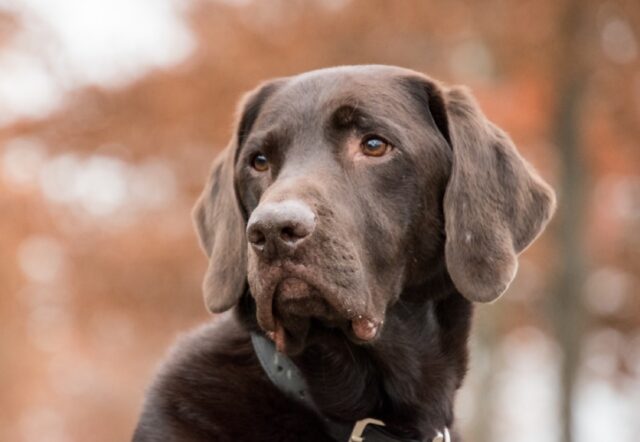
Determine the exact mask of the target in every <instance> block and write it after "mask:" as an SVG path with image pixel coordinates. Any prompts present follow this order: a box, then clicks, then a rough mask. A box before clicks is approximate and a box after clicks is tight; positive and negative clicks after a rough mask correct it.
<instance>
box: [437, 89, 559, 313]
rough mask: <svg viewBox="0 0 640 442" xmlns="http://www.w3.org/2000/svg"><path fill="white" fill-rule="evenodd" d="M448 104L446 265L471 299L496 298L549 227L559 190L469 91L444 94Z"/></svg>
mask: <svg viewBox="0 0 640 442" xmlns="http://www.w3.org/2000/svg"><path fill="white" fill-rule="evenodd" d="M444 106H445V110H446V118H447V127H448V134H447V135H448V136H449V140H448V141H449V142H450V144H451V148H452V149H453V163H452V170H451V176H450V178H449V183H448V185H447V189H446V192H445V196H444V218H445V231H446V243H445V259H446V264H447V269H448V271H449V274H450V276H451V279H452V281H453V283H454V285H455V286H456V288H457V289H458V290H459V291H460V293H461V294H462V295H464V296H465V297H466V298H467V299H469V300H471V301H477V302H490V301H493V300H495V299H497V298H498V297H499V296H500V295H501V294H502V293H504V291H505V290H506V289H507V287H508V286H509V284H510V283H511V281H512V280H513V278H514V277H515V274H516V271H517V267H518V262H517V255H518V254H519V253H520V252H522V251H523V250H524V249H526V248H527V246H528V245H529V244H531V242H532V241H533V240H534V239H535V238H536V237H537V236H538V235H539V234H540V233H541V232H542V230H543V229H544V227H545V225H546V224H547V222H548V221H549V219H550V217H551V215H552V214H553V211H554V209H555V195H554V193H553V191H552V190H551V188H550V187H549V186H548V185H547V184H546V183H545V182H544V181H543V180H542V179H541V178H540V177H539V176H538V175H537V173H536V172H535V171H534V170H533V169H532V168H531V166H529V164H528V163H527V162H526V161H525V160H524V159H523V158H522V157H521V156H520V155H519V154H518V152H517V151H516V148H515V146H514V145H513V143H512V141H511V139H510V138H509V137H508V136H507V135H506V134H505V133H504V132H503V131H502V130H500V129H499V128H497V127H496V126H494V125H493V124H492V123H491V122H489V121H488V120H487V119H486V117H485V116H484V115H483V114H482V112H481V110H480V108H479V107H478V105H477V104H476V103H475V101H474V99H473V98H472V97H471V96H470V94H469V93H468V92H467V91H466V90H464V89H462V88H452V89H449V90H447V91H445V93H444Z"/></svg>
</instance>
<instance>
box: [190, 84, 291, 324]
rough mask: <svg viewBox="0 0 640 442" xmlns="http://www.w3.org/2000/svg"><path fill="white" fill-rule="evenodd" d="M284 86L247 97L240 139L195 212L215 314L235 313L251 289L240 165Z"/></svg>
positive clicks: (217, 165)
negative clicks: (268, 102)
mask: <svg viewBox="0 0 640 442" xmlns="http://www.w3.org/2000/svg"><path fill="white" fill-rule="evenodd" d="M279 83H280V82H276V81H274V82H270V83H267V84H264V85H262V86H260V87H258V88H257V89H256V90H254V91H253V92H250V93H249V94H247V96H246V97H245V99H244V100H243V104H242V105H241V106H240V109H241V112H240V117H239V118H238V123H237V126H236V130H235V133H234V136H233V138H232V140H231V142H230V143H229V145H228V146H227V148H226V149H225V150H224V151H223V152H222V153H221V154H220V155H219V156H218V158H217V159H216V161H215V162H214V164H213V168H212V171H211V174H210V177H209V181H208V182H207V184H206V186H205V188H204V190H203V192H202V194H201V195H200V198H198V201H197V202H196V205H195V207H194V209H193V220H194V223H195V226H196V231H197V233H198V237H199V239H200V245H201V246H202V248H203V249H204V252H205V253H206V254H207V256H208V257H209V267H208V269H207V273H206V275H205V278H204V283H203V291H204V299H205V303H206V305H207V308H208V309H209V311H211V312H212V313H220V312H223V311H225V310H228V309H230V308H231V307H233V306H234V305H235V304H236V303H237V302H238V299H239V298H240V296H241V295H242V293H243V292H244V291H245V289H246V284H247V240H246V233H245V229H246V217H245V215H244V214H243V213H242V211H241V208H240V205H239V203H238V197H237V195H236V189H235V179H234V176H235V173H234V171H235V163H236V158H237V156H238V151H239V149H241V148H242V145H243V143H244V142H245V140H246V139H247V136H248V135H249V133H250V132H251V129H252V127H253V125H254V123H255V121H256V120H257V118H258V115H259V114H260V109H261V108H262V106H263V105H264V103H265V102H266V100H267V99H268V98H269V96H271V95H272V94H273V92H274V91H275V90H276V88H277V87H278V85H279Z"/></svg>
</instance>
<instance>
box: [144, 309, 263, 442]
mask: <svg viewBox="0 0 640 442" xmlns="http://www.w3.org/2000/svg"><path fill="white" fill-rule="evenodd" d="M223 316H224V317H219V318H216V319H213V320H212V321H210V322H208V323H206V324H204V325H202V326H200V327H198V328H196V329H195V330H192V331H191V332H188V333H186V334H184V335H182V336H180V337H179V338H178V340H177V341H176V343H175V344H174V345H173V347H172V348H171V350H170V351H169V353H168V355H167V357H166V358H165V361H164V362H163V363H162V364H161V365H160V368H159V370H158V372H157V374H156V376H155V378H154V380H153V382H152V384H151V386H150V387H149V389H148V391H147V394H146V398H145V403H144V406H143V412H142V416H141V419H140V421H139V423H138V426H137V428H136V431H135V434H134V437H133V440H134V441H136V442H142V441H145V442H146V441H156V440H158V441H159V440H176V441H177V440H201V439H202V440H206V439H207V438H209V437H210V436H211V435H216V436H217V437H220V435H221V434H222V433H221V432H220V431H219V428H218V425H219V424H220V423H221V422H220V420H221V419H219V416H220V412H221V411H223V410H224V408H225V407H227V406H228V403H229V400H230V399H231V397H232V396H231V394H230V393H229V385H230V384H233V383H234V382H233V380H232V379H230V378H233V377H242V378H243V379H245V380H246V379H248V378H250V377H251V375H252V374H253V375H254V376H255V375H256V374H257V373H252V372H256V370H255V361H254V360H253V359H254V358H253V355H252V352H251V351H250V349H249V335H248V333H246V332H243V330H242V329H241V327H239V325H238V324H237V323H236V321H234V319H233V318H231V317H230V316H229V315H223ZM231 366H233V369H231ZM245 371H248V372H249V373H248V374H249V375H248V376H247V373H244V372H245ZM209 392H215V394H210V393H209Z"/></svg>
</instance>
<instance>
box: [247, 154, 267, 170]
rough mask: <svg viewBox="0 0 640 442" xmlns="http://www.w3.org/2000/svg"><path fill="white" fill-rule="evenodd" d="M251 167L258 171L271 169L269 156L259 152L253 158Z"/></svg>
mask: <svg viewBox="0 0 640 442" xmlns="http://www.w3.org/2000/svg"><path fill="white" fill-rule="evenodd" d="M251 167H253V168H254V169H255V170H257V171H258V172H265V171H266V170H267V169H269V160H267V157H266V156H265V155H264V154H261V153H259V154H257V155H256V156H254V157H253V159H252V160H251Z"/></svg>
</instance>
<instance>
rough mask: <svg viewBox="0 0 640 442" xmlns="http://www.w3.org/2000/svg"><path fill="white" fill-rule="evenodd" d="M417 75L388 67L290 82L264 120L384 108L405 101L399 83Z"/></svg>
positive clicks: (328, 72) (340, 70) (335, 71)
mask: <svg viewBox="0 0 640 442" xmlns="http://www.w3.org/2000/svg"><path fill="white" fill-rule="evenodd" d="M409 75H416V73H415V72H413V71H410V70H408V69H402V68H397V67H394V66H384V65H366V66H342V67H337V68H329V69H320V70H316V71H311V72H306V73H304V74H300V75H297V76H294V77H290V78H288V79H287V80H286V81H285V82H284V84H282V86H281V87H280V88H279V89H278V90H277V91H276V92H275V93H274V94H273V95H272V96H271V97H270V98H269V99H268V100H267V102H266V103H265V105H264V107H263V109H262V112H261V113H262V116H261V118H260V120H262V121H263V122H265V123H267V124H268V123H270V122H274V121H282V120H283V119H294V120H297V121H300V120H302V119H304V117H305V116H306V117H312V118H313V117H316V116H320V115H324V114H326V113H329V112H331V111H332V110H335V109H337V108H338V107H340V106H343V105H351V106H353V107H369V108H372V109H375V108H376V107H384V106H385V105H386V104H388V103H390V102H397V101H401V100H405V99H406V97H405V96H403V95H402V94H401V93H400V91H401V89H400V87H399V82H398V79H399V78H401V77H403V76H404V77H406V76H409Z"/></svg>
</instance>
